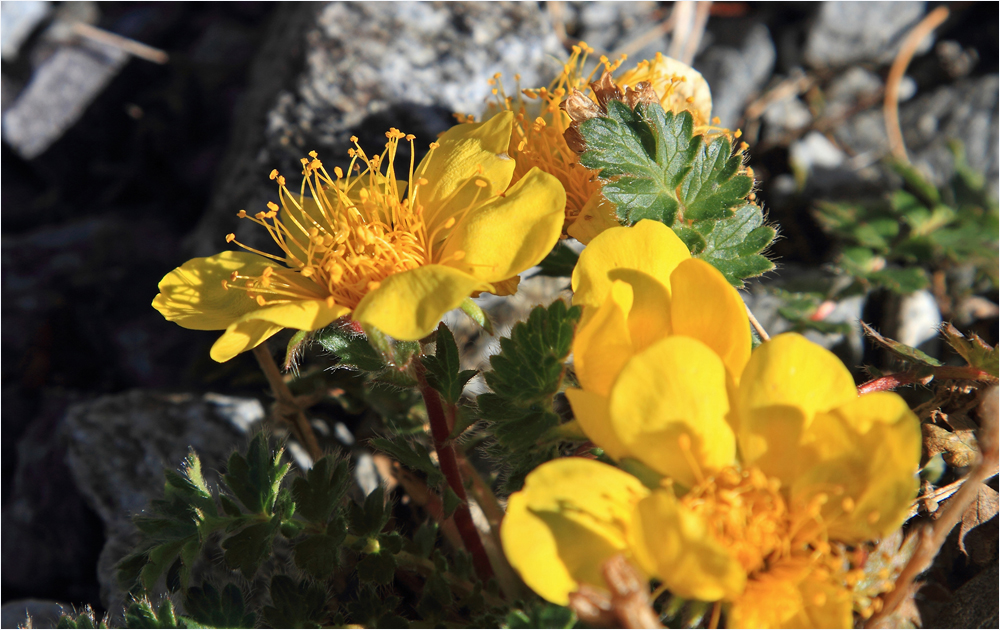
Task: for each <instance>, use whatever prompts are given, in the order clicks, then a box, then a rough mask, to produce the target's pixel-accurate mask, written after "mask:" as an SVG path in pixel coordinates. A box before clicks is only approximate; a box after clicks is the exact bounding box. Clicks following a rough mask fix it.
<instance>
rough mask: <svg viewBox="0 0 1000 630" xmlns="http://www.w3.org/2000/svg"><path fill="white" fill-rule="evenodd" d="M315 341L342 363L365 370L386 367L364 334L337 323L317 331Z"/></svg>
mask: <svg viewBox="0 0 1000 630" xmlns="http://www.w3.org/2000/svg"><path fill="white" fill-rule="evenodd" d="M316 342H317V343H319V345H321V346H322V347H323V349H324V350H326V351H327V352H331V353H333V354H335V355H337V357H338V358H339V359H340V363H341V364H342V365H346V366H351V367H355V368H357V369H359V370H362V371H365V372H379V371H381V370H383V369H385V368H386V364H385V361H384V360H383V359H382V355H381V354H380V353H379V352H378V351H377V350H375V349H374V348H373V347H372V345H371V344H370V343H368V340H367V339H366V338H365V337H364V335H359V334H357V333H355V332H352V331H350V330H348V329H346V328H342V327H340V326H338V325H333V326H327V327H326V328H324V329H322V330H320V331H319V332H317V333H316Z"/></svg>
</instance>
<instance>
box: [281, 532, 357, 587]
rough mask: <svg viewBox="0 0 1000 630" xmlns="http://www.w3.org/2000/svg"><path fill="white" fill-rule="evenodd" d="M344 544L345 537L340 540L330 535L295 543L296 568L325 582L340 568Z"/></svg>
mask: <svg viewBox="0 0 1000 630" xmlns="http://www.w3.org/2000/svg"><path fill="white" fill-rule="evenodd" d="M344 534H346V532H344ZM343 542H344V535H341V536H340V537H339V538H337V537H334V536H330V535H328V534H312V535H310V536H306V537H305V538H303V539H302V540H300V541H298V542H297V543H295V550H294V552H293V557H294V558H295V566H297V567H298V568H300V569H302V570H303V571H305V572H306V573H308V574H309V575H311V576H312V577H314V578H316V579H319V580H325V579H327V578H328V577H330V576H331V575H333V572H334V570H336V568H337V567H338V566H340V546H341V544H343Z"/></svg>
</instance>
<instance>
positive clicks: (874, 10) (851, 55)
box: [804, 2, 934, 68]
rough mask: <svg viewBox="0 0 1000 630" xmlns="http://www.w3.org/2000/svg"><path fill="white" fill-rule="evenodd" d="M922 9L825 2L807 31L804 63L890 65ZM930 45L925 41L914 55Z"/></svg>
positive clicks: (906, 4) (920, 5)
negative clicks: (869, 63) (871, 63)
mask: <svg viewBox="0 0 1000 630" xmlns="http://www.w3.org/2000/svg"><path fill="white" fill-rule="evenodd" d="M924 8H925V3H923V2H824V3H823V6H822V7H820V10H819V12H818V13H817V14H816V19H815V22H814V23H813V25H812V27H811V28H810V29H809V34H808V36H807V39H806V46H805V52H804V59H805V62H806V63H807V64H809V65H810V66H813V67H814V68H823V67H839V66H847V65H850V64H854V63H860V62H873V63H878V64H886V63H890V62H891V61H892V59H893V57H894V56H895V55H896V53H897V52H898V50H899V46H900V44H901V42H902V40H903V38H904V37H905V36H906V33H907V32H908V31H909V30H910V28H912V27H913V26H914V25H915V24H916V23H917V22H918V21H919V20H920V19H921V18H922V17H923V16H924ZM933 42H934V39H933V36H930V37H928V38H927V39H925V40H924V41H923V42H922V43H921V45H920V47H919V48H918V51H917V53H918V54H920V53H923V52H926V51H927V50H929V49H930V47H931V45H933Z"/></svg>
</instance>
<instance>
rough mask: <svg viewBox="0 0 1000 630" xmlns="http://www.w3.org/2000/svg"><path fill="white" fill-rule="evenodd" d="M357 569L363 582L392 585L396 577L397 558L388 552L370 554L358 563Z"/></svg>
mask: <svg viewBox="0 0 1000 630" xmlns="http://www.w3.org/2000/svg"><path fill="white" fill-rule="evenodd" d="M355 569H356V570H357V572H358V579H359V580H361V581H362V582H369V583H372V584H392V580H393V578H394V577H395V575H396V558H395V557H394V556H393V555H392V554H391V553H388V552H386V551H379V552H378V553H370V554H368V555H366V556H365V557H364V558H362V559H361V560H360V561H359V562H358V564H357V566H356V567H355Z"/></svg>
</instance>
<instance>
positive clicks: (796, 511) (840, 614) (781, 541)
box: [501, 239, 921, 627]
mask: <svg viewBox="0 0 1000 630" xmlns="http://www.w3.org/2000/svg"><path fill="white" fill-rule="evenodd" d="M595 242H596V239H595ZM680 268H681V266H680V265H679V266H678V269H680ZM671 279H672V280H673V277H671ZM672 297H673V298H675V299H676V298H677V297H678V295H677V293H676V291H675V293H674V295H672ZM682 340H683V341H682ZM680 341H682V343H678V342H680ZM699 343H702V342H698V341H696V340H695V339H693V338H689V337H682V336H679V335H676V334H675V335H672V336H668V337H665V338H663V339H661V340H660V341H658V342H655V343H654V344H652V345H651V346H649V348H648V349H647V350H645V351H643V352H641V353H639V354H637V355H635V356H634V357H633V358H632V359H630V360H628V361H627V362H626V364H625V366H624V367H623V368H622V370H621V371H620V374H619V376H618V378H617V380H616V382H615V383H614V386H613V387H614V389H615V390H617V389H618V388H621V387H627V388H628V391H629V392H631V393H632V394H634V395H635V396H636V400H635V405H636V408H637V409H638V410H640V411H641V413H637V414H634V415H633V416H632V417H631V420H632V422H634V423H635V425H636V426H635V427H634V429H633V430H634V432H635V433H637V434H639V435H640V436H642V439H644V440H649V441H651V442H658V443H664V440H665V439H672V440H674V441H675V442H676V446H675V447H673V448H672V449H671V448H667V449H665V450H664V452H663V453H662V454H661V455H659V456H658V455H657V453H655V452H653V451H650V450H644V451H642V452H632V455H633V456H637V457H638V458H639V459H640V461H641V462H642V463H643V464H645V465H646V466H648V467H649V468H652V469H654V470H662V467H663V462H662V461H661V460H664V459H675V458H679V460H680V461H679V462H674V463H673V464H672V465H673V466H676V467H677V468H678V470H679V471H680V472H678V474H676V475H671V476H668V477H665V478H664V479H663V480H662V481H661V483H660V484H659V485H656V484H650V485H652V486H654V487H653V488H652V489H649V488H639V487H637V481H636V479H635V478H632V477H630V476H629V475H627V474H625V473H623V472H622V471H620V470H618V469H616V468H614V467H612V466H609V465H606V464H602V463H599V462H595V461H588V460H581V459H574V458H566V459H558V460H554V461H551V462H548V463H546V464H544V465H542V466H540V467H539V468H537V469H536V470H535V471H533V472H532V473H531V474H530V475H528V477H527V479H526V481H525V486H524V489H523V490H521V491H520V492H518V493H515V494H514V495H512V496H511V498H510V502H509V505H508V512H507V516H506V518H505V520H504V523H503V527H502V530H501V538H502V542H503V546H504V551H505V552H506V553H507V556H508V558H509V559H510V561H511V564H512V566H514V568H515V569H516V570H517V571H518V572H519V573H520V574H521V576H522V577H523V578H524V580H525V582H526V583H527V584H528V585H529V586H530V587H532V588H533V589H535V590H536V591H537V592H538V593H539V594H540V595H542V596H543V597H545V598H546V599H548V600H550V601H552V602H555V603H561V604H565V603H566V602H568V595H569V593H571V592H573V591H574V590H576V589H577V588H579V585H580V584H582V583H590V584H595V585H598V586H600V585H601V581H600V579H599V578H598V577H595V576H599V573H598V571H599V569H600V567H601V566H602V565H603V564H604V562H606V561H607V560H608V558H610V557H611V556H612V555H614V554H617V553H622V554H624V555H625V556H626V557H627V558H629V559H630V560H631V561H632V562H633V564H634V565H635V566H637V567H638V568H639V569H640V570H641V571H642V572H644V573H645V574H646V575H647V576H649V577H651V578H656V579H658V580H661V581H662V582H663V584H664V585H665V586H666V587H667V588H668V589H669V590H670V591H671V592H672V593H674V594H676V595H678V596H680V597H683V598H687V599H696V600H702V601H717V602H722V604H723V611H724V612H725V618H726V625H727V626H729V627H850V626H851V625H852V623H853V618H852V609H853V608H854V601H853V598H852V590H851V587H852V585H853V584H854V583H856V581H857V579H858V573H859V571H858V568H857V567H852V566H851V563H850V556H849V554H848V553H847V546H849V545H857V544H860V543H863V542H865V541H869V540H873V539H876V538H879V537H881V536H884V535H885V534H887V533H889V532H891V531H893V530H895V529H896V528H898V527H899V526H900V525H901V524H902V522H903V520H904V519H905V517H906V514H907V512H908V508H909V505H910V503H911V502H912V500H913V498H914V497H915V495H916V491H917V487H918V486H917V478H916V471H917V468H918V465H919V461H920V442H921V434H920V427H919V421H918V420H917V418H916V416H914V415H913V413H912V412H911V411H910V410H909V408H908V407H907V405H906V403H905V402H904V401H903V400H902V399H901V398H900V397H899V396H898V395H896V394H893V393H887V392H880V393H874V394H868V395H865V396H861V397H858V395H857V391H856V389H855V388H854V382H853V380H852V379H851V375H850V373H849V372H848V371H847V369H846V368H845V367H844V365H843V364H842V363H841V362H840V361H839V360H838V359H837V358H836V357H835V356H834V355H833V354H831V353H830V352H829V351H827V350H825V349H823V348H821V347H819V346H817V345H815V344H813V343H811V342H809V341H807V340H806V339H805V338H804V337H801V336H799V335H796V334H785V335H780V336H778V337H775V338H774V339H772V340H771V341H769V342H767V343H765V344H763V345H762V346H760V347H759V348H758V349H757V350H756V351H755V352H754V353H753V355H752V356H751V357H750V359H749V361H748V362H747V364H746V366H745V368H744V369H743V370H742V374H741V375H740V377H739V383H738V385H736V386H729V387H727V384H725V383H721V382H719V381H720V380H721V378H720V376H719V374H720V373H722V372H725V371H726V370H727V366H726V363H725V362H724V360H723V358H722V357H720V355H718V354H716V353H714V352H708V351H706V348H705V347H702V348H701V349H700V350H696V348H698V347H699V346H698V344H699ZM703 345H704V344H703ZM651 359H652V360H651ZM634 366H636V367H634ZM691 372H696V373H697V374H698V375H700V376H702V377H704V378H705V379H706V380H709V381H712V382H714V383H715V384H714V385H713V386H712V389H714V391H709V389H706V388H704V387H703V386H701V385H698V386H696V387H701V388H702V389H701V390H700V395H701V396H713V397H717V398H720V399H723V400H724V401H725V402H722V403H719V402H718V401H715V400H711V401H710V400H703V401H702V402H703V403H704V405H706V407H704V408H703V407H699V406H697V405H692V404H691V403H690V402H689V401H688V399H687V397H686V395H685V394H684V393H683V391H682V389H683V387H687V386H690V385H691V384H692V383H693V381H692V380H691V379H690V373H691ZM643 388H645V390H643ZM678 396H679V399H678ZM612 399H614V393H613V394H612ZM720 405H722V406H728V407H730V409H731V413H730V417H729V422H728V423H726V422H714V423H712V425H711V427H712V428H711V429H710V430H705V428H704V422H705V418H704V417H703V416H702V414H704V413H706V408H707V409H708V415H709V416H710V417H714V416H716V415H717V414H718V413H719V411H718V409H714V410H713V409H711V408H715V407H718V406H720ZM625 406H626V403H625V402H624V401H623V402H622V403H621V407H622V408H624V407H625ZM574 409H576V407H574ZM614 411H615V409H614V408H612V412H613V413H614ZM664 418H671V419H672V423H673V424H675V425H676V426H673V427H668V428H667V429H666V430H665V429H664V422H663V420H664ZM665 434H666V436H667V437H666V438H665V437H664V435H665ZM699 439H705V440H708V441H710V442H712V443H716V442H717V443H724V444H730V443H733V442H734V441H735V442H736V443H738V444H739V449H738V451H737V452H738V456H737V457H735V458H734V460H733V462H732V464H731V465H726V466H722V467H719V466H718V462H717V461H715V460H713V459H712V458H713V453H714V451H713V450H712V449H708V451H707V452H706V451H704V450H699V449H698V448H696V444H697V441H698V440H699ZM681 469H684V470H681ZM682 479H690V480H692V481H691V482H690V484H689V483H685V482H683V481H680V480H682ZM675 480H676V481H677V483H674V482H675ZM647 483H649V482H648V481H647ZM528 532H530V533H531V535H530V541H529V536H528V535H527V533H528ZM539 541H541V542H539ZM528 545H533V546H531V547H530V548H529V547H528ZM528 551H530V553H528ZM552 576H557V577H558V579H554V578H553V577H552Z"/></svg>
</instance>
